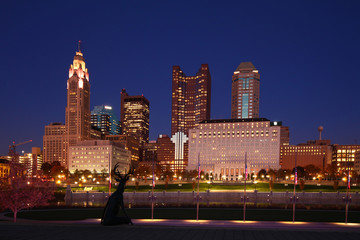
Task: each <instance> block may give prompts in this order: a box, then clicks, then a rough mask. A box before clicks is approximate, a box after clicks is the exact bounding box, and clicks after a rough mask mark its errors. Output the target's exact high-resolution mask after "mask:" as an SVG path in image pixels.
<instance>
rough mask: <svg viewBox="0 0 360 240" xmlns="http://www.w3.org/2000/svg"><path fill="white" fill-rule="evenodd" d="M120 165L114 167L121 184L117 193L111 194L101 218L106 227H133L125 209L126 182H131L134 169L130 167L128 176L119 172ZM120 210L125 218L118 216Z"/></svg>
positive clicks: (116, 178)
mask: <svg viewBox="0 0 360 240" xmlns="http://www.w3.org/2000/svg"><path fill="white" fill-rule="evenodd" d="M117 167H118V163H117V164H116V165H115V167H114V174H115V176H116V177H115V180H116V181H117V182H118V183H119V185H118V187H117V189H116V191H115V192H114V193H113V194H111V196H110V197H109V199H108V201H107V203H106V206H105V208H104V211H103V215H102V217H101V224H102V225H104V226H111V225H120V224H131V225H133V223H132V221H131V219H130V218H129V217H128V215H127V214H126V212H125V208H124V196H123V193H124V190H125V184H126V181H127V180H129V177H130V176H129V175H131V174H133V172H134V171H133V169H132V168H131V167H130V169H129V172H128V173H126V174H121V173H120V172H119V170H117ZM119 208H121V210H122V212H123V213H124V215H125V217H119V216H117V215H118V213H119Z"/></svg>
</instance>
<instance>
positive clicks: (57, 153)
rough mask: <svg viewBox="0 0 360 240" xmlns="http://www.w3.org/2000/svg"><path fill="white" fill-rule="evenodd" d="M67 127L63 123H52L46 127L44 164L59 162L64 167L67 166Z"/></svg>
mask: <svg viewBox="0 0 360 240" xmlns="http://www.w3.org/2000/svg"><path fill="white" fill-rule="evenodd" d="M67 147H68V146H67V138H66V126H65V125H64V124H62V123H51V124H49V125H47V126H45V135H44V137H43V150H44V152H43V157H44V162H48V163H52V162H54V161H58V162H60V163H61V165H62V166H67V165H68V162H67V159H68V156H67V153H68V148H67Z"/></svg>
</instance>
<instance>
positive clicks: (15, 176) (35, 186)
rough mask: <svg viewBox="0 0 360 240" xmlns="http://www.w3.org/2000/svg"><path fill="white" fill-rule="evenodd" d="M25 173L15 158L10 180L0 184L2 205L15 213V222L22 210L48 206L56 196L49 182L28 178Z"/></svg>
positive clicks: (0, 201) (0, 202) (12, 162)
mask: <svg viewBox="0 0 360 240" xmlns="http://www.w3.org/2000/svg"><path fill="white" fill-rule="evenodd" d="M25 172H26V171H25V167H24V166H23V165H22V164H19V163H17V162H16V157H14V158H13V160H12V161H11V162H10V175H9V178H8V179H7V180H3V181H1V182H0V205H1V207H2V208H5V209H10V210H11V211H12V212H13V213H14V222H16V217H17V213H18V212H19V211H20V210H22V209H28V208H33V207H36V206H41V205H46V204H47V203H48V201H49V200H50V199H52V198H53V195H54V191H53V189H52V188H51V187H50V186H49V183H48V182H41V181H40V180H39V179H38V178H33V177H27V176H26V174H23V173H25Z"/></svg>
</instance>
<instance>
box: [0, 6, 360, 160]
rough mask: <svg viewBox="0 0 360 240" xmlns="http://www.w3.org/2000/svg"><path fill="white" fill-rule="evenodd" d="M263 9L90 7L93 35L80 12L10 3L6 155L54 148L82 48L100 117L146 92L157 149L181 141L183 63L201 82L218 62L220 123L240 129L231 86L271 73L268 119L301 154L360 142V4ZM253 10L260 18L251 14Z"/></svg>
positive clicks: (266, 88)
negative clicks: (175, 113)
mask: <svg viewBox="0 0 360 240" xmlns="http://www.w3.org/2000/svg"><path fill="white" fill-rule="evenodd" d="M256 3H257V4H258V5H257V4H255V3H238V2H235V1H234V2H232V3H231V4H229V3H224V4H221V5H220V6H219V5H218V4H217V3H215V2H211V1H209V2H206V4H201V3H198V2H197V3H192V4H191V5H190V3H189V2H185V3H184V4H183V5H175V4H174V3H167V2H162V1H159V2H156V3H154V4H150V3H144V4H143V6H142V7H140V8H139V7H138V6H136V5H134V4H131V3H116V4H115V3H114V5H112V7H109V6H106V7H104V6H101V7H100V6H98V5H97V4H87V5H82V7H84V11H85V12H89V14H88V15H87V14H86V15H84V16H83V20H82V24H84V25H83V27H81V28H76V27H74V26H75V25H74V22H76V21H75V20H74V19H75V18H76V16H72V15H71V14H72V12H71V11H69V9H72V7H73V5H70V4H67V3H61V4H60V3H46V4H40V3H27V2H23V3H22V4H19V3H18V2H15V3H12V2H8V3H6V4H5V5H4V8H3V9H2V10H0V11H1V14H0V15H1V16H2V19H3V20H4V21H2V23H0V24H1V26H2V27H3V29H4V38H2V39H1V40H0V43H1V45H2V46H6V47H3V48H2V49H1V54H0V56H1V57H0V66H1V69H2V70H3V71H2V72H3V76H2V79H3V81H2V82H3V83H4V84H3V91H2V95H1V100H2V104H1V108H0V111H1V112H2V113H4V115H3V118H1V125H2V126H3V130H2V134H1V138H0V155H7V152H8V146H9V145H10V144H11V143H12V141H15V142H16V143H19V142H22V141H26V140H28V139H32V140H33V142H32V143H31V144H27V145H23V146H21V147H19V148H18V151H19V152H20V151H21V150H22V149H24V150H25V151H26V152H30V149H31V147H42V136H43V135H44V126H45V125H48V124H50V123H52V122H62V123H63V124H64V123H65V118H64V109H65V107H66V99H65V98H64V95H65V93H66V80H67V78H68V76H67V74H66V72H67V68H68V66H69V65H70V64H71V58H72V57H73V56H74V52H75V51H76V50H77V41H78V40H79V39H81V40H82V41H83V47H82V52H84V54H85V56H86V64H87V67H89V69H91V77H90V84H91V101H90V106H91V109H92V108H93V107H94V106H96V105H102V104H109V105H111V106H113V108H114V110H115V113H116V115H117V117H119V115H120V114H119V113H120V92H121V89H122V88H126V89H127V90H128V91H129V92H131V93H132V94H134V95H141V94H144V96H146V97H147V98H148V100H149V101H150V102H151V109H150V116H151V118H150V140H155V139H156V138H157V136H158V135H159V134H168V135H170V131H171V128H170V126H171V74H172V68H171V67H172V66H173V65H179V66H181V68H182V69H183V71H184V72H186V73H188V75H194V74H195V73H196V71H197V69H198V66H199V65H200V64H202V63H207V64H209V69H210V71H211V76H212V92H211V96H212V99H211V105H212V106H211V114H212V115H211V119H229V118H231V76H232V74H233V72H234V69H236V67H237V66H238V65H239V64H240V63H241V62H247V61H251V62H252V63H253V64H254V65H255V66H256V68H257V69H258V70H259V72H260V73H261V83H260V86H261V87H260V94H261V97H260V115H259V117H264V118H268V119H270V120H271V121H283V123H284V125H286V126H289V128H290V142H291V144H298V143H302V142H306V141H307V140H311V139H317V138H318V132H317V127H318V126H319V125H322V126H324V132H323V139H330V140H331V143H334V144H354V143H359V142H360V138H359V134H360V126H359V125H358V120H357V119H359V117H360V111H359V110H358V109H357V108H356V106H357V105H356V102H358V97H357V92H358V90H357V89H358V88H359V85H360V83H359V81H358V79H359V77H360V74H359V72H358V71H357V67H358V65H359V60H358V56H359V53H360V48H359V46H358V42H359V40H360V33H359V32H358V31H356V30H357V29H358V28H357V26H358V25H359V24H360V20H359V17H358V16H357V11H358V10H359V9H360V4H359V3H358V2H348V3H342V2H341V1H331V2H329V3H327V4H326V5H325V4H322V3H321V2H315V3H313V2H311V1H306V2H304V3H302V4H300V3H292V4H290V3H287V2H284V1H279V4H278V5H276V4H275V5H274V6H272V4H270V3H266V1H257V2H256ZM280 3H284V4H280ZM285 3H286V4H285ZM75 5H76V4H75ZM310 5H311V8H309V6H310ZM29 6H31V9H34V10H33V11H28V9H29ZM70 6H71V7H70ZM79 6H80V5H79ZM189 6H191V8H189ZM251 7H253V8H254V7H256V10H257V11H256V12H252V13H251V14H250V13H247V12H246V11H240V10H241V9H244V8H251ZM98 8H99V9H98ZM174 8H175V10H176V11H175V13H174V12H173V11H172V9H174ZM102 10H103V13H101V12H102ZM185 10H186V12H187V18H182V16H183V15H182V14H180V13H181V12H183V11H185ZM199 10H203V11H199ZM63 13H66V16H67V17H64V16H63ZM236 13H239V14H238V15H237V14H236ZM75 15H76V14H75ZM90 15H91V16H93V17H89V16H90ZM285 18H286V19H287V20H286V21H284V20H283V19H285ZM45 20H46V21H45ZM165 20H168V21H165ZM109 21H111V22H112V24H107V23H108V22H109ZM181 31H184V36H178V35H177V34H178V32H181ZM65 33H66V34H65ZM63 35H64V36H63ZM95 35H96V36H95ZM174 36H177V37H176V38H174ZM189 36H193V37H192V38H190V39H188V37H189ZM240 36H241V37H240ZM249 36H251V37H249ZM24 39H25V40H24ZM139 39H140V40H139ZM185 39H186V40H185ZM185 41H186V42H185ZM49 59H50V60H49ZM134 73H136V74H134ZM358 141H359V142H358Z"/></svg>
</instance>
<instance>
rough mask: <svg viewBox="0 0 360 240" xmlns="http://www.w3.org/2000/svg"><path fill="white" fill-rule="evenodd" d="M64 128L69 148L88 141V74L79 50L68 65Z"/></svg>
mask: <svg viewBox="0 0 360 240" xmlns="http://www.w3.org/2000/svg"><path fill="white" fill-rule="evenodd" d="M65 111H66V113H65V126H66V134H67V141H68V144H69V146H72V145H75V144H76V143H77V142H78V141H83V140H88V139H90V126H91V125H90V115H91V114H90V83H89V72H88V69H87V68H86V66H85V59H84V57H83V54H82V52H81V50H80V47H79V50H78V51H77V52H76V54H75V56H74V60H73V64H72V65H70V69H69V79H68V80H67V106H66V110H65Z"/></svg>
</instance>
